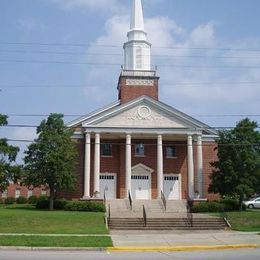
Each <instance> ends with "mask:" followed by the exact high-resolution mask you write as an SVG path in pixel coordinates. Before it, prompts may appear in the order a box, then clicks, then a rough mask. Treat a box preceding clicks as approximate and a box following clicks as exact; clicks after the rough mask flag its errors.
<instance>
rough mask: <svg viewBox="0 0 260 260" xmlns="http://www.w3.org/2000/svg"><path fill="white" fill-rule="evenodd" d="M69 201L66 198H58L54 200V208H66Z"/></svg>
mask: <svg viewBox="0 0 260 260" xmlns="http://www.w3.org/2000/svg"><path fill="white" fill-rule="evenodd" d="M68 202H69V201H68V200H66V199H58V200H55V201H54V208H55V209H65V207H66V205H67V203H68Z"/></svg>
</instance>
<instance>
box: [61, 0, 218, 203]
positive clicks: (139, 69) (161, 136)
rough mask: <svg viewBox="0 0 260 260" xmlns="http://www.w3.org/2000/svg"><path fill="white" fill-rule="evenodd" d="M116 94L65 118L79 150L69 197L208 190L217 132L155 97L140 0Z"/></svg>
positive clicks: (175, 195)
mask: <svg viewBox="0 0 260 260" xmlns="http://www.w3.org/2000/svg"><path fill="white" fill-rule="evenodd" d="M127 37H128V41H127V42H126V43H125V44H124V66H123V68H122V71H121V73H120V75H119V80H118V85H117V91H118V100H117V101H116V102H114V103H112V104H110V105H107V106H106V107H103V108H101V109H99V110H97V111H94V112H92V113H89V114H87V115H86V116H83V117H81V118H79V119H76V120H74V121H73V122H71V123H69V124H68V127H70V128H72V129H74V135H73V138H75V139H76V140H77V148H78V151H79V157H78V166H77V173H76V175H77V185H76V189H75V191H74V192H65V193H61V194H59V196H60V197H65V198H70V199H86V200H87V199H91V198H101V199H102V198H103V197H104V194H105V196H106V198H107V199H123V198H127V197H128V196H129V194H131V196H132V198H133V199H142V200H152V199H157V198H161V196H162V194H164V196H165V198H166V199H167V200H182V199H187V198H195V197H199V198H200V199H211V198H213V197H214V195H213V194H208V186H209V182H210V179H209V175H210V173H211V171H212V169H211V167H210V162H211V161H214V160H215V159H216V158H217V156H216V151H215V150H214V148H215V147H216V143H215V139H216V137H217V132H216V131H215V130H213V129H212V128H210V127H209V126H208V125H206V124H204V123H202V122H200V121H198V120H196V119H194V118H192V117H191V116H189V115H187V114H185V113H182V112H181V111H179V110H177V109H175V108H173V107H172V106H171V105H169V104H165V103H163V102H161V101H160V100H159V95H158V93H159V76H158V74H157V71H155V70H152V69H151V43H149V42H148V39H147V33H146V32H145V28H144V21H143V10H142V3H141V0H133V7H132V15H131V25H130V30H129V32H128V33H127Z"/></svg>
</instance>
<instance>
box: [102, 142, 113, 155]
mask: <svg viewBox="0 0 260 260" xmlns="http://www.w3.org/2000/svg"><path fill="white" fill-rule="evenodd" d="M101 156H112V144H102V145H101Z"/></svg>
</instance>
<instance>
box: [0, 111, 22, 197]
mask: <svg viewBox="0 0 260 260" xmlns="http://www.w3.org/2000/svg"><path fill="white" fill-rule="evenodd" d="M7 123H8V122H7V116H5V115H1V114H0V126H4V125H7ZM18 152H19V148H18V147H16V146H12V145H9V144H8V142H7V140H6V139H5V138H2V139H0V191H1V192H3V191H4V190H6V188H7V187H8V185H9V182H10V181H16V180H17V178H18V177H19V174H20V167H19V166H17V165H14V164H13V163H14V162H15V159H16V156H17V153H18Z"/></svg>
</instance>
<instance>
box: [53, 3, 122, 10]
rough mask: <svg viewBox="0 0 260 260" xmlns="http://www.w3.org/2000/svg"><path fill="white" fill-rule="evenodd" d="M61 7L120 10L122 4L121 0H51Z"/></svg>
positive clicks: (68, 8)
mask: <svg viewBox="0 0 260 260" xmlns="http://www.w3.org/2000/svg"><path fill="white" fill-rule="evenodd" d="M52 1H54V2H56V3H58V4H60V5H61V6H62V7H63V8H65V9H67V10H71V9H74V8H82V7H83V8H88V9H89V8H90V9H95V10H106V11H108V10H109V11H113V12H115V11H119V10H120V11H122V10H123V9H124V6H123V5H122V1H121V0H52Z"/></svg>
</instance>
